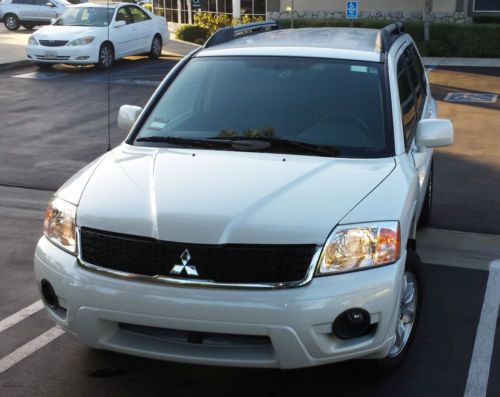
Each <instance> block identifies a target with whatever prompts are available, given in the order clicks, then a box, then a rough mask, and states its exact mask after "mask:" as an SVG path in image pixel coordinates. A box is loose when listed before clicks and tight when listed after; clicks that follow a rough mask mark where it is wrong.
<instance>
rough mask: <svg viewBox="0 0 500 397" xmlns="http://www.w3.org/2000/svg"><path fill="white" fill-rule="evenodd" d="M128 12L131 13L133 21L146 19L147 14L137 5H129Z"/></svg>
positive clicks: (147, 17)
mask: <svg viewBox="0 0 500 397" xmlns="http://www.w3.org/2000/svg"><path fill="white" fill-rule="evenodd" d="M129 9H130V13H131V14H132V18H134V22H144V21H147V20H148V19H150V18H149V16H148V15H147V14H146V13H145V12H144V11H142V10H141V9H140V8H137V7H129Z"/></svg>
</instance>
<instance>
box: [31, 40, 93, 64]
mask: <svg viewBox="0 0 500 397" xmlns="http://www.w3.org/2000/svg"><path fill="white" fill-rule="evenodd" d="M26 55H27V57H28V59H30V60H32V61H33V62H38V63H48V64H58V63H67V64H77V65H85V64H91V63H97V62H99V48H98V46H96V45H95V44H94V43H92V44H89V45H81V46H71V47H68V46H67V45H66V46H62V47H45V46H42V45H28V46H27V47H26Z"/></svg>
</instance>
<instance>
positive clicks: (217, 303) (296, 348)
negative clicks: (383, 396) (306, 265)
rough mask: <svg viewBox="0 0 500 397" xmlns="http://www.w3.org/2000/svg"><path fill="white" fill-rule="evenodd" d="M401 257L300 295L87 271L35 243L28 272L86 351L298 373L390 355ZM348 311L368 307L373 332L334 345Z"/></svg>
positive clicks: (317, 281)
mask: <svg viewBox="0 0 500 397" xmlns="http://www.w3.org/2000/svg"><path fill="white" fill-rule="evenodd" d="M404 260H405V258H404V257H403V258H401V259H400V261H398V262H397V263H396V264H393V265H389V266H384V267H380V268H378V269H372V270H365V271H359V272H352V273H346V274H340V275H335V276H327V277H320V278H314V279H313V281H312V282H311V283H310V284H309V285H307V286H305V287H300V288H289V289H277V290H249V289H245V290H244V289H239V290H238V289H235V290H230V289H216V288H187V287H173V286H170V285H162V284H155V283H145V282H137V281H128V280H122V279H118V278H113V277H107V276H103V275H100V274H97V273H94V272H91V271H89V270H86V269H84V268H82V267H81V266H80V265H79V264H78V263H77V259H76V258H75V257H74V256H72V255H70V254H68V253H66V252H64V251H62V250H61V249H59V248H57V247H56V246H54V245H53V244H52V243H50V242H49V241H48V240H47V239H46V238H45V237H42V238H41V239H40V241H39V243H38V246H37V249H36V253H35V274H36V279H37V282H38V285H40V283H41V281H42V280H47V281H49V282H50V283H51V284H52V286H53V287H54V290H55V293H56V294H57V295H58V297H59V302H60V304H61V308H59V309H57V310H53V309H50V308H47V309H48V311H49V314H50V316H51V317H52V318H53V319H54V320H55V321H56V323H58V324H59V325H61V326H62V327H63V328H65V329H66V330H67V331H69V332H70V333H72V334H74V335H75V336H76V337H77V338H78V339H80V340H82V341H83V342H84V343H86V344H88V345H90V346H92V347H95V348H102V349H108V350H113V351H118V352H122V353H128V354H133V355H138V356H143V357H150V358H156V359H163V360H171V361H179V362H186V363H197V364H209V365H224V366H247V367H279V368H298V367H306V366H312V365H319V364H327V363H332V362H336V361H342V360H348V359H353V358H361V357H364V358H366V357H371V358H381V357H385V356H386V355H387V353H388V351H389V349H390V347H391V345H392V343H393V340H394V329H395V321H396V315H397V311H398V304H397V303H398V301H399V291H400V280H401V277H402V271H403V267H404V265H403V264H404ZM353 307H358V308H363V309H365V310H367V311H368V312H369V313H370V315H371V319H372V323H377V326H376V327H373V328H374V331H373V332H371V333H369V334H367V335H364V336H361V337H358V338H355V339H351V340H341V339H339V338H337V337H336V336H335V335H334V334H333V333H332V331H331V324H332V322H333V320H334V319H335V318H336V317H337V316H338V315H339V314H340V313H342V312H343V311H345V310H347V309H350V308H353ZM184 331H188V332H186V333H183V332H184ZM190 333H204V334H210V335H211V336H210V338H207V343H204V342H203V343H200V341H199V340H198V341H196V340H194V341H193V340H189V338H188V340H186V338H185V335H190ZM244 336H247V338H245V337H244ZM209 339H211V341H209Z"/></svg>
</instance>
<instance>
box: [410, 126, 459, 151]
mask: <svg viewBox="0 0 500 397" xmlns="http://www.w3.org/2000/svg"><path fill="white" fill-rule="evenodd" d="M453 135H454V133H453V124H451V121H450V120H446V119H426V120H420V122H419V123H418V125H417V134H416V143H417V146H423V147H440V146H450V145H453Z"/></svg>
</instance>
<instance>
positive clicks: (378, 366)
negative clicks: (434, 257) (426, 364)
mask: <svg viewBox="0 0 500 397" xmlns="http://www.w3.org/2000/svg"><path fill="white" fill-rule="evenodd" d="M422 268H423V265H422V262H421V260H420V258H419V256H418V255H417V253H416V252H415V251H413V250H412V249H408V251H407V257H406V266H405V274H406V273H411V274H412V275H413V276H414V280H415V285H416V289H415V292H416V294H415V297H416V307H415V312H414V317H413V318H414V320H413V326H412V327H411V330H410V333H409V336H408V338H407V340H406V343H405V344H404V345H403V347H402V349H401V350H400V351H398V352H394V353H395V354H394V353H393V352H392V348H391V351H390V352H389V355H388V356H387V357H385V358H383V359H379V360H373V362H372V364H374V366H375V370H374V374H375V376H376V377H384V376H387V375H388V374H390V373H391V372H393V371H394V370H395V369H396V368H398V367H399V366H400V365H401V364H402V363H403V361H404V359H405V358H406V356H407V354H408V351H409V350H410V348H411V344H412V342H413V339H414V337H415V333H416V331H417V327H418V323H419V320H420V313H421V312H422V303H423V299H422V298H423V296H424V275H423V269H422ZM401 301H403V297H401ZM400 318H401V317H399V318H398V322H399V319H400ZM393 348H395V349H396V344H395V345H394V346H393ZM391 353H393V355H391Z"/></svg>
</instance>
